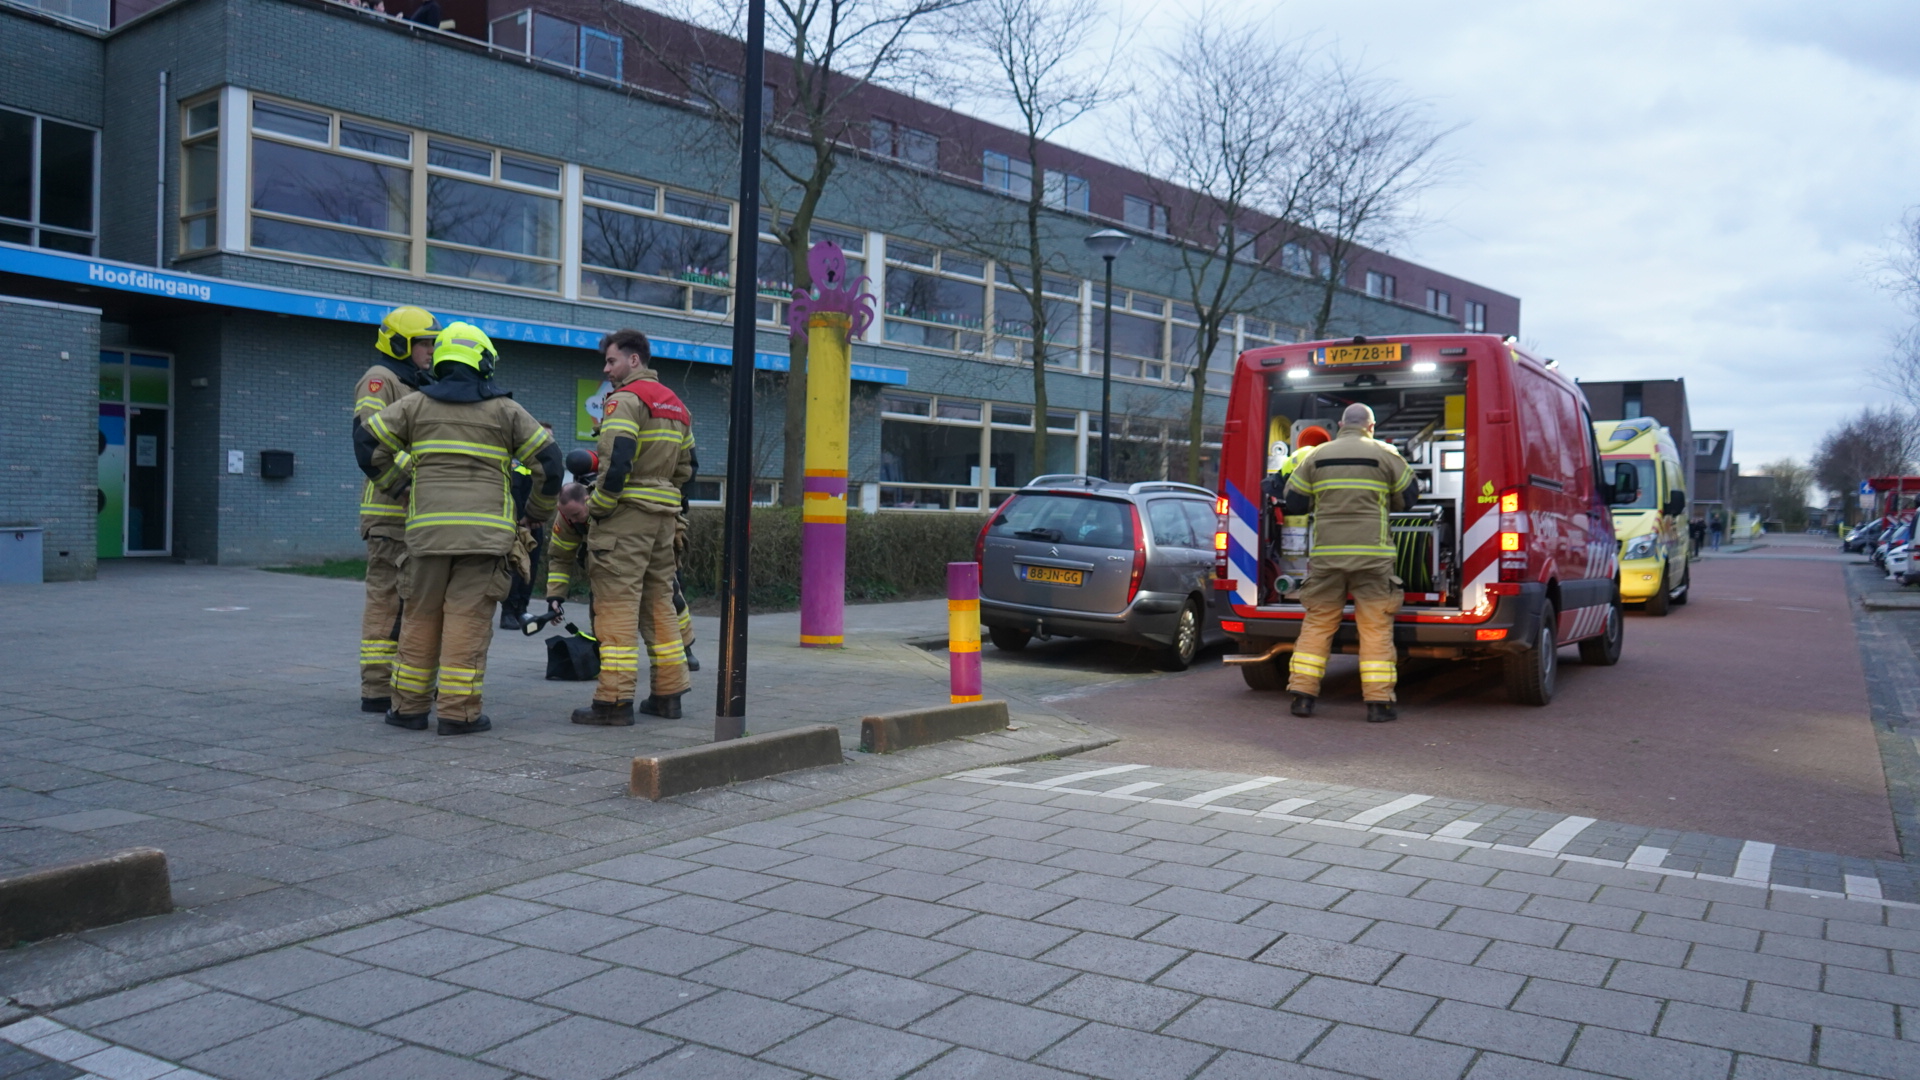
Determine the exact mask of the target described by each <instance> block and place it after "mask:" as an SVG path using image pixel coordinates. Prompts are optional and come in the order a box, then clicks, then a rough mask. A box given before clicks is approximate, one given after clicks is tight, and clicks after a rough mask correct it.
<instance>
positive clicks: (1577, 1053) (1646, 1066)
mask: <svg viewBox="0 0 1920 1080" xmlns="http://www.w3.org/2000/svg"><path fill="white" fill-rule="evenodd" d="M1566 1063H1567V1064H1568V1065H1571V1066H1573V1067H1574V1068H1577V1069H1591V1070H1592V1071H1594V1072H1599V1073H1605V1074H1607V1075H1609V1076H1621V1077H1626V1078H1628V1080H1724V1078H1725V1077H1726V1075H1727V1070H1728V1069H1729V1068H1731V1067H1732V1065H1733V1055H1732V1054H1729V1053H1727V1052H1726V1051H1725V1050H1716V1049H1712V1048H1710V1047H1705V1046H1692V1045H1689V1044H1687V1043H1679V1042H1673V1041H1671V1040H1668V1039H1656V1038H1651V1037H1649V1036H1646V1035H1635V1034H1632V1033H1630V1032H1625V1031H1613V1030H1611V1029H1608V1028H1601V1027H1587V1028H1582V1029H1581V1031H1580V1038H1579V1039H1578V1040H1576V1041H1575V1042H1574V1044H1573V1053H1571V1054H1569V1055H1568V1056H1567V1061H1566Z"/></svg>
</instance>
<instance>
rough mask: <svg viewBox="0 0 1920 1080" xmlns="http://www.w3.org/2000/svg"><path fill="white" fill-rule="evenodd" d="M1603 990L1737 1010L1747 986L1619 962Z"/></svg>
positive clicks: (1720, 978) (1700, 974)
mask: <svg viewBox="0 0 1920 1080" xmlns="http://www.w3.org/2000/svg"><path fill="white" fill-rule="evenodd" d="M1606 986H1607V988H1608V989H1609V990H1621V991H1624V992H1626V993H1629V994H1643V995H1645V996H1647V997H1657V998H1671V999H1672V1000H1674V1001H1691V1002H1693V1003H1694V1004H1696V1005H1712V1006H1715V1007H1717V1008H1722V1009H1737V1008H1739V1007H1740V1003H1741V1002H1742V1001H1744V1000H1745V999H1746V994H1747V984H1746V983H1745V982H1744V981H1742V980H1740V979H1730V978H1727V977H1726V976H1724V975H1709V974H1707V973H1706V972H1702V971H1681V970H1679V969H1677V968H1668V967H1658V966H1655V965H1651V964H1639V963H1634V962H1632V961H1622V962H1621V963H1620V964H1619V965H1618V966H1616V967H1615V968H1614V970H1613V974H1612V975H1611V976H1610V977H1608V979H1607V981H1606Z"/></svg>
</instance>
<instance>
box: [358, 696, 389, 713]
mask: <svg viewBox="0 0 1920 1080" xmlns="http://www.w3.org/2000/svg"><path fill="white" fill-rule="evenodd" d="M391 708H393V699H392V698H390V697H363V698H361V699H360V711H361V712H386V711H387V710H388V709H391Z"/></svg>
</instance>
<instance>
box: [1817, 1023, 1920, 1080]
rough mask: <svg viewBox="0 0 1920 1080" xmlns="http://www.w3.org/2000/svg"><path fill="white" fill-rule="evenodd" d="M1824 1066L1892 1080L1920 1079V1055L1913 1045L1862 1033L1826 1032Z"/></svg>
mask: <svg viewBox="0 0 1920 1080" xmlns="http://www.w3.org/2000/svg"><path fill="white" fill-rule="evenodd" d="M1820 1064H1821V1065H1822V1066H1824V1067H1826V1068H1829V1069H1844V1070H1846V1071H1848V1072H1855V1073H1865V1074H1866V1075H1868V1076H1883V1077H1887V1078H1889V1080H1915V1078H1920V1055H1916V1054H1915V1053H1914V1047H1913V1043H1911V1042H1906V1041H1904V1040H1903V1041H1895V1040H1893V1039H1887V1038H1882V1037H1880V1036H1878V1035H1867V1034H1863V1033H1861V1032H1858V1031H1846V1030H1839V1029H1833V1028H1828V1029H1824V1030H1822V1031H1821V1032H1820Z"/></svg>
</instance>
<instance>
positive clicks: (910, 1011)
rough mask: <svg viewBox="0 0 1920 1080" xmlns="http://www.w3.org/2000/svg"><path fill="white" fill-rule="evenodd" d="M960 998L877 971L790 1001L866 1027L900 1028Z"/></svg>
mask: <svg viewBox="0 0 1920 1080" xmlns="http://www.w3.org/2000/svg"><path fill="white" fill-rule="evenodd" d="M959 997H960V991H958V990H951V989H948V988H946V987H943V986H932V985H929V984H927V983H925V982H920V981H917V980H914V979H902V978H899V977H897V976H893V975H887V974H883V973H881V972H877V971H849V972H847V973H846V974H845V975H842V976H840V977H839V978H837V979H832V980H829V981H828V982H825V983H822V984H820V985H819V986H816V987H814V988H813V989H811V990H809V991H807V992H806V993H804V994H801V995H800V996H798V997H796V998H794V999H793V1004H795V1005H800V1006H804V1007H805V1008H809V1009H818V1010H820V1011H821V1012H829V1013H833V1014H834V1015H836V1016H849V1017H852V1018H853V1019H855V1020H863V1021H865V1022H867V1023H869V1024H880V1025H883V1026H885V1027H903V1026H905V1025H907V1024H910V1023H912V1022H913V1021H915V1020H918V1019H919V1018H920V1017H922V1016H925V1015H926V1014H928V1013H930V1012H933V1011H934V1010H935V1009H938V1008H940V1007H941V1006H943V1005H945V1004H947V1003H948V1002H951V1001H954V1000H955V999H957V998H959Z"/></svg>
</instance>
